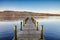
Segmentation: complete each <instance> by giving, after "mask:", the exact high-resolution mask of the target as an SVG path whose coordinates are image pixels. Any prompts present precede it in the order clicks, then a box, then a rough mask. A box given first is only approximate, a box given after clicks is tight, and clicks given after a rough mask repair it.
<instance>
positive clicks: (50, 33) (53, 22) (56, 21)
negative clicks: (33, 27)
mask: <svg viewBox="0 0 60 40" xmlns="http://www.w3.org/2000/svg"><path fill="white" fill-rule="evenodd" d="M35 19H36V18H35ZM36 20H37V21H38V26H39V29H40V25H43V26H44V36H45V39H46V40H60V17H49V18H44V19H41V18H40V19H36ZM39 31H40V30H39Z"/></svg>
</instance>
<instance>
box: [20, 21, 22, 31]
mask: <svg viewBox="0 0 60 40" xmlns="http://www.w3.org/2000/svg"><path fill="white" fill-rule="evenodd" d="M20 30H21V31H22V22H21V27H20Z"/></svg>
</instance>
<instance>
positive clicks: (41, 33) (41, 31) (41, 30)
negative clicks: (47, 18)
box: [40, 25, 43, 39]
mask: <svg viewBox="0 0 60 40" xmlns="http://www.w3.org/2000/svg"><path fill="white" fill-rule="evenodd" d="M40 39H43V25H41V26H40Z"/></svg>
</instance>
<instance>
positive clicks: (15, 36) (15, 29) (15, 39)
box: [14, 25, 17, 40]
mask: <svg viewBox="0 0 60 40" xmlns="http://www.w3.org/2000/svg"><path fill="white" fill-rule="evenodd" d="M14 40H17V26H16V25H15V26H14Z"/></svg>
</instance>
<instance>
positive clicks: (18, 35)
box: [13, 17, 44, 40]
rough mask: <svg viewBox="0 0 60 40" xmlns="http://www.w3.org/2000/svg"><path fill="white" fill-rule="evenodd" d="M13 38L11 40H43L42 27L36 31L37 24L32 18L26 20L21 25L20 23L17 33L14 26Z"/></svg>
mask: <svg viewBox="0 0 60 40" xmlns="http://www.w3.org/2000/svg"><path fill="white" fill-rule="evenodd" d="M14 32H15V35H14V38H13V40H44V38H43V26H42V25H41V27H40V32H39V31H38V22H36V20H34V19H33V18H30V17H29V18H26V19H25V21H24V23H23V25H22V22H21V27H20V31H19V32H17V27H16V25H15V26H14Z"/></svg>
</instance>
